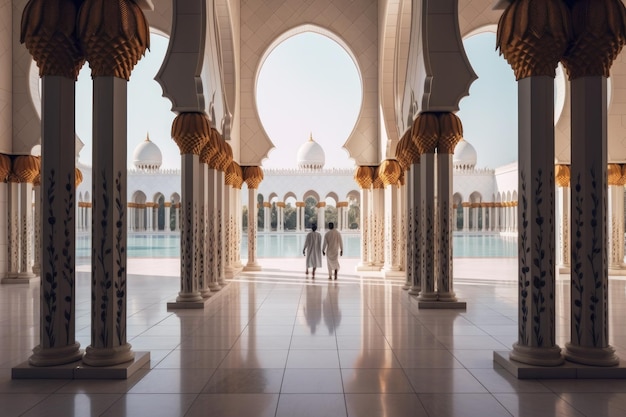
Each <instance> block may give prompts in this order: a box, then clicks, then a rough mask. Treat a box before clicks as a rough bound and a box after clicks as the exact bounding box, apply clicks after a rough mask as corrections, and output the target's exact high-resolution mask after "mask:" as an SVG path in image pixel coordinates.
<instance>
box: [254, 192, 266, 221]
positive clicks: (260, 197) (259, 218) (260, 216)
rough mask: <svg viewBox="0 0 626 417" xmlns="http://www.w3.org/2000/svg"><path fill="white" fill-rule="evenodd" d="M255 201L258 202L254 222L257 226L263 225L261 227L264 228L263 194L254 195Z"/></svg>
mask: <svg viewBox="0 0 626 417" xmlns="http://www.w3.org/2000/svg"><path fill="white" fill-rule="evenodd" d="M256 201H257V203H258V207H259V208H258V210H257V216H256V224H257V227H258V228H260V227H261V226H263V228H265V216H264V213H263V211H264V208H263V195H261V194H257V195H256Z"/></svg>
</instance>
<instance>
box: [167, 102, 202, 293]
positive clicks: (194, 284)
mask: <svg viewBox="0 0 626 417" xmlns="http://www.w3.org/2000/svg"><path fill="white" fill-rule="evenodd" d="M210 132H211V125H210V121H209V118H208V116H207V115H206V114H205V113H202V112H188V113H187V112H185V113H180V114H179V115H178V116H176V118H175V119H174V121H173V122H172V139H174V141H175V142H176V144H177V145H178V147H179V149H180V154H181V196H180V199H181V202H180V218H181V221H180V223H181V224H180V269H181V275H180V280H181V283H180V292H179V293H178V296H177V297H176V303H187V302H191V303H194V302H201V301H202V295H201V294H200V287H199V282H198V280H199V261H198V259H199V258H200V257H201V256H202V255H203V254H202V249H201V247H200V236H201V235H202V233H201V229H200V227H201V225H200V221H199V220H200V214H201V213H200V210H201V205H202V199H201V193H200V190H199V184H198V178H199V177H200V165H201V164H200V153H201V152H202V149H203V148H204V146H205V145H206V143H207V141H208V140H209V135H210V134H211V133H210Z"/></svg>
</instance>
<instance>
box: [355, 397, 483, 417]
mask: <svg viewBox="0 0 626 417" xmlns="http://www.w3.org/2000/svg"><path fill="white" fill-rule="evenodd" d="M346 406H347V409H348V415H349V416H350V417H380V416H390V417H391V416H411V417H428V414H427V413H426V409H424V406H423V405H422V403H421V401H420V400H419V398H418V397H417V394H375V395H372V394H346ZM485 417H486V416H485Z"/></svg>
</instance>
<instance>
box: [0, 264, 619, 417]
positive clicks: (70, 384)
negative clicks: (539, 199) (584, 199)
mask: <svg viewBox="0 0 626 417" xmlns="http://www.w3.org/2000/svg"><path fill="white" fill-rule="evenodd" d="M261 263H262V264H263V265H264V269H263V271H261V272H255V273H243V274H241V275H239V276H238V277H237V278H236V279H234V280H232V281H230V282H229V284H228V285H227V286H226V287H225V288H224V289H223V290H222V291H221V292H219V293H217V294H216V295H215V296H214V297H213V299H212V300H211V301H210V302H209V303H208V304H207V307H206V308H205V309H204V310H203V311H191V310H176V311H168V310H167V308H166V303H167V302H168V301H172V300H173V299H174V298H175V296H176V294H177V291H178V289H179V280H178V279H177V278H175V276H176V275H177V270H178V269H177V268H178V264H177V260H171V259H161V260H154V259H150V260H145V259H144V260H142V259H134V260H132V261H130V262H129V265H128V268H129V299H128V335H129V341H130V343H131V344H132V346H133V349H134V350H135V351H149V352H150V354H151V363H150V368H149V369H148V368H146V369H142V370H141V371H139V372H138V373H137V374H135V375H134V376H133V377H131V378H130V379H128V380H121V381H120V380H117V381H115V380H113V381H111V380H109V381H99V380H73V381H68V380H12V379H11V368H12V367H13V366H16V365H18V364H19V363H21V362H23V361H25V360H26V359H27V358H28V357H29V355H30V352H31V349H32V348H33V347H34V346H35V345H36V344H37V343H38V327H39V324H38V310H39V305H38V294H39V286H38V283H36V282H34V283H32V284H30V285H2V286H0V415H1V416H2V417H9V416H46V417H49V416H63V417H67V416H115V417H120V416H133V417H136V416H151V417H158V416H164V417H176V416H219V417H231V416H236V417H240V416H245V417H257V416H272V417H273V416H276V417H305V416H314V417H320V416H329V417H341V416H351V417H352V416H361V417H365V416H375V417H381V416H386V417H395V416H398V417H404V416H416V417H419V416H430V417H446V416H463V417H472V416H476V417H498V416H532V417H544V416H546V417H552V416H590V417H602V416H620V417H621V416H624V415H626V380H543V381H537V380H517V379H515V378H513V377H511V376H510V375H509V374H508V373H507V372H506V371H504V370H503V369H499V368H498V367H494V363H493V361H492V358H493V351H494V350H506V349H508V348H510V346H511V344H512V343H513V342H514V341H515V338H516V324H515V323H516V320H517V295H516V294H517V293H516V283H515V281H514V279H515V276H516V274H515V261H512V260H507V259H501V260H493V259H488V260H486V259H477V260H463V259H458V260H455V291H456V293H457V295H458V297H459V298H460V299H462V300H463V301H466V302H467V310H464V311H458V310H457V311H455V310H420V309H418V307H417V304H416V302H415V300H414V298H412V297H411V296H409V295H408V294H407V293H406V292H405V291H403V290H402V288H401V285H402V282H401V281H397V280H393V279H382V278H380V276H379V275H377V274H372V273H369V274H364V275H357V273H356V272H355V269H354V266H355V264H356V262H355V261H354V260H347V259H344V260H343V264H342V268H343V269H342V271H340V272H341V274H340V276H339V280H338V281H329V280H328V279H327V275H326V274H325V269H323V270H322V271H318V274H317V276H316V279H315V281H313V280H311V279H310V278H309V279H305V276H304V274H303V271H302V264H303V260H302V259H297V260H284V259H283V260H267V261H266V260H261ZM78 270H79V276H78V279H77V281H78V290H77V299H78V304H77V306H76V308H77V323H76V326H77V339H78V341H79V342H80V343H81V346H82V347H83V348H84V347H86V346H88V345H89V331H90V316H89V314H90V313H89V310H90V305H89V300H90V296H89V291H90V288H89V274H88V266H82V267H80V268H78ZM610 287H611V296H610V299H611V300H610V302H611V344H612V345H613V346H614V347H615V348H616V349H617V350H618V353H619V354H620V356H621V357H623V358H626V326H625V325H624V324H623V323H622V322H620V320H619V319H620V318H622V317H624V314H625V313H626V281H624V279H623V278H620V277H613V278H612V279H611V283H610ZM568 294H569V285H568V284H567V280H565V279H561V280H559V282H558V302H557V320H558V331H557V333H558V335H557V336H558V343H559V344H560V345H561V346H563V345H564V343H565V342H566V341H567V340H568V334H569V319H568V315H569V314H568V311H569V307H568V305H569V304H568V302H567V299H568Z"/></svg>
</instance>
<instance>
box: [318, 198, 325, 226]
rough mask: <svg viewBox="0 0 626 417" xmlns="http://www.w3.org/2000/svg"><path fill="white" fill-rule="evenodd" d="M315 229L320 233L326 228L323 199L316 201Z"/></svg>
mask: <svg viewBox="0 0 626 417" xmlns="http://www.w3.org/2000/svg"><path fill="white" fill-rule="evenodd" d="M317 230H319V231H320V233H321V232H323V231H324V230H326V203H325V202H324V201H320V202H319V203H317Z"/></svg>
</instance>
